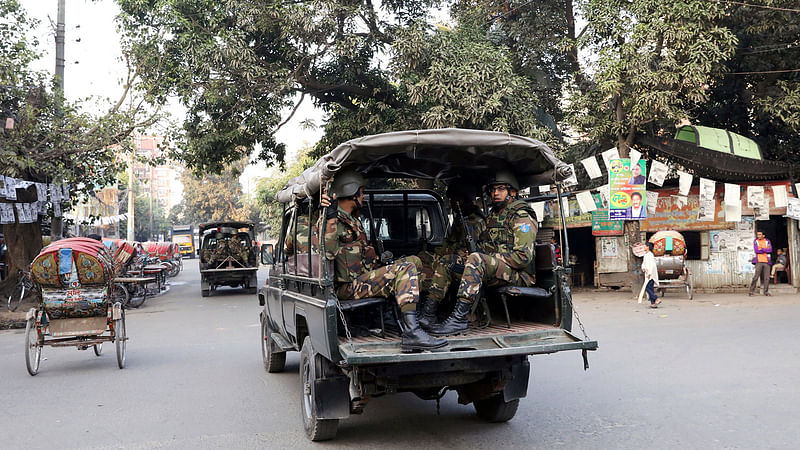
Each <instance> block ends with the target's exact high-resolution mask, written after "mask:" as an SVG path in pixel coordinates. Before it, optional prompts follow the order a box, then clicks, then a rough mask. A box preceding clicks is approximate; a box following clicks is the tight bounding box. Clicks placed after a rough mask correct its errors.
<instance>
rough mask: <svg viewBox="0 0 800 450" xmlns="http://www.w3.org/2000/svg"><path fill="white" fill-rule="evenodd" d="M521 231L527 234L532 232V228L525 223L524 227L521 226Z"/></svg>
mask: <svg viewBox="0 0 800 450" xmlns="http://www.w3.org/2000/svg"><path fill="white" fill-rule="evenodd" d="M519 230H520V231H522V232H523V233H527V232H528V231H531V226H530V225H528V224H527V223H523V224H522V225H520V227H519Z"/></svg>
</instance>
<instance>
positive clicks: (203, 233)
mask: <svg viewBox="0 0 800 450" xmlns="http://www.w3.org/2000/svg"><path fill="white" fill-rule="evenodd" d="M253 229H254V225H253V223H251V222H212V223H206V224H201V225H200V226H199V233H200V248H199V249H198V250H197V253H198V256H200V283H201V286H200V289H201V290H200V292H201V294H202V296H203V297H208V296H209V295H210V294H211V293H212V292H214V291H216V289H217V288H218V287H220V286H230V287H242V288H244V289H245V291H246V292H247V293H249V294H255V293H256V289H257V288H258V254H257V250H256V248H255V244H254V240H253Z"/></svg>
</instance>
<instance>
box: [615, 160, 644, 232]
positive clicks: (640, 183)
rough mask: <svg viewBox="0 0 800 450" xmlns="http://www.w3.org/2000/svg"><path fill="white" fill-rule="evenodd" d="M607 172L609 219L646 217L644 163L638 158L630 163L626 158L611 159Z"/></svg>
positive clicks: (642, 218)
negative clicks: (633, 162)
mask: <svg viewBox="0 0 800 450" xmlns="http://www.w3.org/2000/svg"><path fill="white" fill-rule="evenodd" d="M609 163H610V167H609V172H608V189H609V195H610V202H609V205H608V218H609V219H610V220H644V219H646V218H647V190H646V188H645V182H646V181H647V177H646V175H645V170H646V164H645V161H644V160H641V159H640V160H639V161H638V162H637V164H635V165H631V160H630V159H628V158H622V159H612V160H611V161H610V162H609Z"/></svg>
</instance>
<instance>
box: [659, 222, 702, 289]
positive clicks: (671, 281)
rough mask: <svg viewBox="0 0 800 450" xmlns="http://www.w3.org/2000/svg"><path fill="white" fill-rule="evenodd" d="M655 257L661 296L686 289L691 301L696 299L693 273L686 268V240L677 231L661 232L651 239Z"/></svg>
mask: <svg viewBox="0 0 800 450" xmlns="http://www.w3.org/2000/svg"><path fill="white" fill-rule="evenodd" d="M649 241H650V242H652V243H653V256H655V257H656V266H657V267H658V286H656V289H658V290H659V292H660V293H661V296H662V297H663V296H664V293H665V291H666V290H667V289H685V290H686V295H688V296H689V300H691V299H692V298H693V297H694V288H693V286H692V273H691V272H690V271H689V268H688V267H686V240H685V239H684V238H683V235H682V234H680V233H678V232H677V231H671V230H670V231H659V232H657V233H656V234H654V235H653V236H651V237H650V240H649Z"/></svg>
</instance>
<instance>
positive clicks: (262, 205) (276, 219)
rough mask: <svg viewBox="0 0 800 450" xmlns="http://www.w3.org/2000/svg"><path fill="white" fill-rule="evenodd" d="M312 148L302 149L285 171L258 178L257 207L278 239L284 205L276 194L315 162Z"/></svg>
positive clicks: (267, 226)
mask: <svg viewBox="0 0 800 450" xmlns="http://www.w3.org/2000/svg"><path fill="white" fill-rule="evenodd" d="M309 150H310V149H304V150H301V151H300V152H299V153H298V157H297V159H296V160H295V161H294V162H293V163H291V164H290V165H289V166H288V167H287V168H286V170H285V171H283V172H281V173H280V174H277V175H276V176H272V177H269V178H261V179H259V180H258V184H257V187H256V198H255V203H256V208H257V209H258V212H259V215H260V217H261V220H262V221H263V222H264V223H265V224H266V229H267V234H268V235H269V236H270V237H272V238H275V239H277V237H278V233H279V232H280V230H281V213H282V211H283V206H282V205H281V204H280V203H278V202H276V201H275V194H277V193H278V191H280V190H281V189H283V188H284V186H286V183H287V182H288V181H289V180H290V179H292V178H294V177H296V176H298V175H300V174H301V173H303V170H305V169H307V168H308V167H311V165H312V164H314V159H313V158H312V157H311V156H310V155H309Z"/></svg>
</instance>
